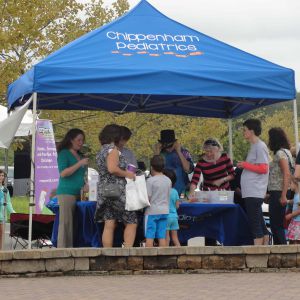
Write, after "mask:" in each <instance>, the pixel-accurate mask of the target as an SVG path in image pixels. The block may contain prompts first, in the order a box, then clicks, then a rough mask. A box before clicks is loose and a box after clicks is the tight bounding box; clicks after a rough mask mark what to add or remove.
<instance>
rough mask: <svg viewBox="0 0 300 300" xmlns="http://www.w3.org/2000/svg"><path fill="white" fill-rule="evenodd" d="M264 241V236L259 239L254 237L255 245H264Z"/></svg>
mask: <svg viewBox="0 0 300 300" xmlns="http://www.w3.org/2000/svg"><path fill="white" fill-rule="evenodd" d="M263 243H264V238H263V237H262V238H257V239H254V245H255V246H259V245H263Z"/></svg>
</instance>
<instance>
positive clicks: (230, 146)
mask: <svg viewBox="0 0 300 300" xmlns="http://www.w3.org/2000/svg"><path fill="white" fill-rule="evenodd" d="M228 138H229V156H230V158H231V160H232V161H233V150H232V119H228Z"/></svg>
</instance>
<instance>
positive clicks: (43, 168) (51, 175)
mask: <svg viewBox="0 0 300 300" xmlns="http://www.w3.org/2000/svg"><path fill="white" fill-rule="evenodd" d="M58 179H59V172H58V166H57V152H56V145H55V139H54V133H53V127H52V122H51V121H50V120H37V123H36V144H35V179H34V180H35V213H37V214H48V213H50V210H48V208H47V207H46V204H47V203H48V202H49V200H50V194H51V192H52V191H53V190H54V189H56V188H57V184H58Z"/></svg>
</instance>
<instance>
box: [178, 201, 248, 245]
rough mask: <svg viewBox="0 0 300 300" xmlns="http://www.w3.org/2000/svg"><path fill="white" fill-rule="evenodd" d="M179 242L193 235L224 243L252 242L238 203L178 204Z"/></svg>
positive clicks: (246, 221)
mask: <svg viewBox="0 0 300 300" xmlns="http://www.w3.org/2000/svg"><path fill="white" fill-rule="evenodd" d="M178 218H179V226H180V230H179V232H178V237H179V240H180V242H181V243H183V244H185V243H186V242H187V240H189V239H190V238H192V237H195V236H205V237H208V238H212V239H215V240H218V241H219V242H220V243H221V244H223V245H224V246H238V245H252V244H253V240H252V238H251V232H250V227H249V224H248V219H247V216H246V214H245V212H244V211H243V209H242V208H241V207H240V206H239V205H238V204H210V203H182V204H181V205H180V207H179V209H178Z"/></svg>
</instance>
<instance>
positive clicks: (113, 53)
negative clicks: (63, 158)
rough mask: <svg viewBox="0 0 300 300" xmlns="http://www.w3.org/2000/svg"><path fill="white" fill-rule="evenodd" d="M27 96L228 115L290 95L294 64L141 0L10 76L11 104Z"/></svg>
mask: <svg viewBox="0 0 300 300" xmlns="http://www.w3.org/2000/svg"><path fill="white" fill-rule="evenodd" d="M31 95H33V112H35V111H36V108H39V109H61V110H76V109H79V110H106V111H112V112H117V113H124V112H142V113H143V112H144V113H159V114H177V115H187V116H200V117H215V118H226V119H229V120H230V121H229V122H231V119H232V118H233V117H236V116H239V115H241V114H243V113H245V112H247V111H249V110H252V109H256V108H259V107H262V106H266V105H271V104H274V103H278V102H281V101H288V100H292V99H295V95H296V90H295V80H294V71H293V70H291V69H287V68H284V67H281V66H279V65H276V64H273V63H271V62H268V61H266V60H264V59H261V58H258V57H256V56H253V55H251V54H248V53H246V52H244V51H241V50H239V49H237V48H234V47H232V46H229V45H227V44H225V43H223V42H220V41H217V40H215V39H213V38H211V37H208V36H206V35H204V34H202V33H200V32H198V31H196V30H193V29H191V28H189V27H187V26H184V25H182V24H180V23H178V22H176V21H174V20H171V19H169V18H168V17H166V16H165V15H163V14H162V13H160V12H159V11H158V10H156V9H155V8H154V7H153V6H152V5H150V4H149V3H148V2H147V1H145V0H142V1H141V2H140V3H139V4H138V5H137V6H136V7H134V8H133V9H132V10H131V11H129V12H128V13H127V14H125V15H124V16H122V17H121V18H119V19H117V20H116V21H114V22H111V23H109V24H107V25H105V26H103V27H101V28H98V29H96V30H94V31H92V32H90V33H88V34H86V35H84V36H82V37H80V38H79V39H77V40H75V41H73V42H71V43H70V44H68V45H66V46H64V47H63V48H61V49H59V50H58V51H56V52H54V53H53V54H51V55H49V56H48V57H46V58H45V59H44V60H42V61H41V62H39V63H38V64H36V65H35V66H34V67H33V68H32V69H31V70H30V71H28V72H27V73H25V74H24V75H23V76H21V77H20V78H19V79H18V80H16V81H15V82H14V83H12V84H11V85H10V86H9V88H8V106H9V108H10V109H13V108H14V107H15V106H18V105H20V104H21V103H23V102H24V101H26V100H27V99H29V98H30V97H31ZM294 107H295V105H294ZM295 115H296V113H295ZM230 124H231V123H230ZM295 129H296V126H295ZM229 132H230V133H231V127H230V130H229ZM230 136H231V134H230ZM33 140H34V136H33ZM231 141H232V139H230V145H231V144H232V142H231ZM32 148H34V147H32Z"/></svg>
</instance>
